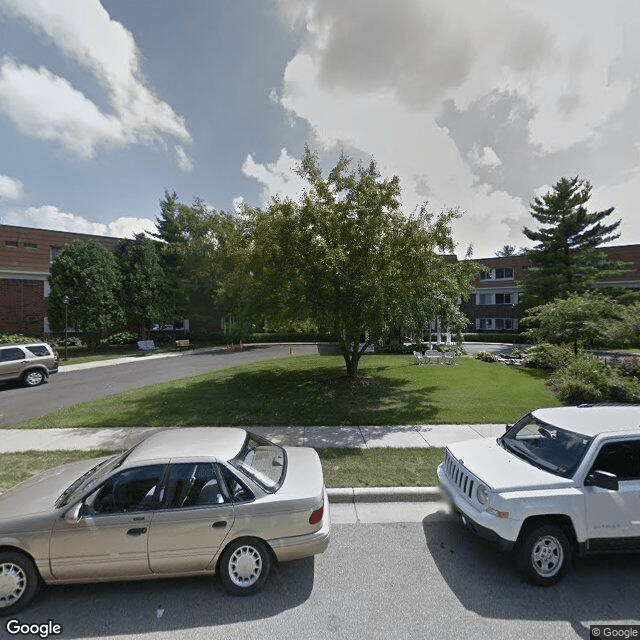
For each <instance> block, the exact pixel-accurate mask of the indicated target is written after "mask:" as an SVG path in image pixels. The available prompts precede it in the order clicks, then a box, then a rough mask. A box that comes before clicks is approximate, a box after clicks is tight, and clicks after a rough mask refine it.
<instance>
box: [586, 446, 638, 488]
mask: <svg viewBox="0 0 640 640" xmlns="http://www.w3.org/2000/svg"><path fill="white" fill-rule="evenodd" d="M591 471H607V472H608V473H613V474H614V475H616V476H617V477H618V479H619V480H635V479H639V478H640V440H631V441H628V442H610V443H608V444H605V445H603V446H602V449H600V453H599V454H598V457H597V458H596V461H595V462H594V463H593V467H591Z"/></svg>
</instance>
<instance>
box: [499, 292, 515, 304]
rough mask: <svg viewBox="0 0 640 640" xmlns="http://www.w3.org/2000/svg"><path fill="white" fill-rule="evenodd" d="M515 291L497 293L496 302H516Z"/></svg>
mask: <svg viewBox="0 0 640 640" xmlns="http://www.w3.org/2000/svg"><path fill="white" fill-rule="evenodd" d="M515 303H516V294H515V293H496V304H515Z"/></svg>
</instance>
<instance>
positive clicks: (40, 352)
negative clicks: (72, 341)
mask: <svg viewBox="0 0 640 640" xmlns="http://www.w3.org/2000/svg"><path fill="white" fill-rule="evenodd" d="M27 351H31V353H33V355H34V356H48V355H49V349H47V347H45V346H44V345H43V344H31V345H29V346H28V347H27Z"/></svg>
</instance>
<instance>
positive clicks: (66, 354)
mask: <svg viewBox="0 0 640 640" xmlns="http://www.w3.org/2000/svg"><path fill="white" fill-rule="evenodd" d="M62 304H63V305H64V359H65V360H68V359H69V338H68V328H67V327H68V324H69V323H68V321H67V318H68V315H67V312H68V310H69V296H66V295H65V296H62Z"/></svg>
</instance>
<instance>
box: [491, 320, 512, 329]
mask: <svg viewBox="0 0 640 640" xmlns="http://www.w3.org/2000/svg"><path fill="white" fill-rule="evenodd" d="M493 322H494V326H495V328H496V329H500V330H504V329H511V328H513V323H512V321H511V318H494V319H493Z"/></svg>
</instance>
